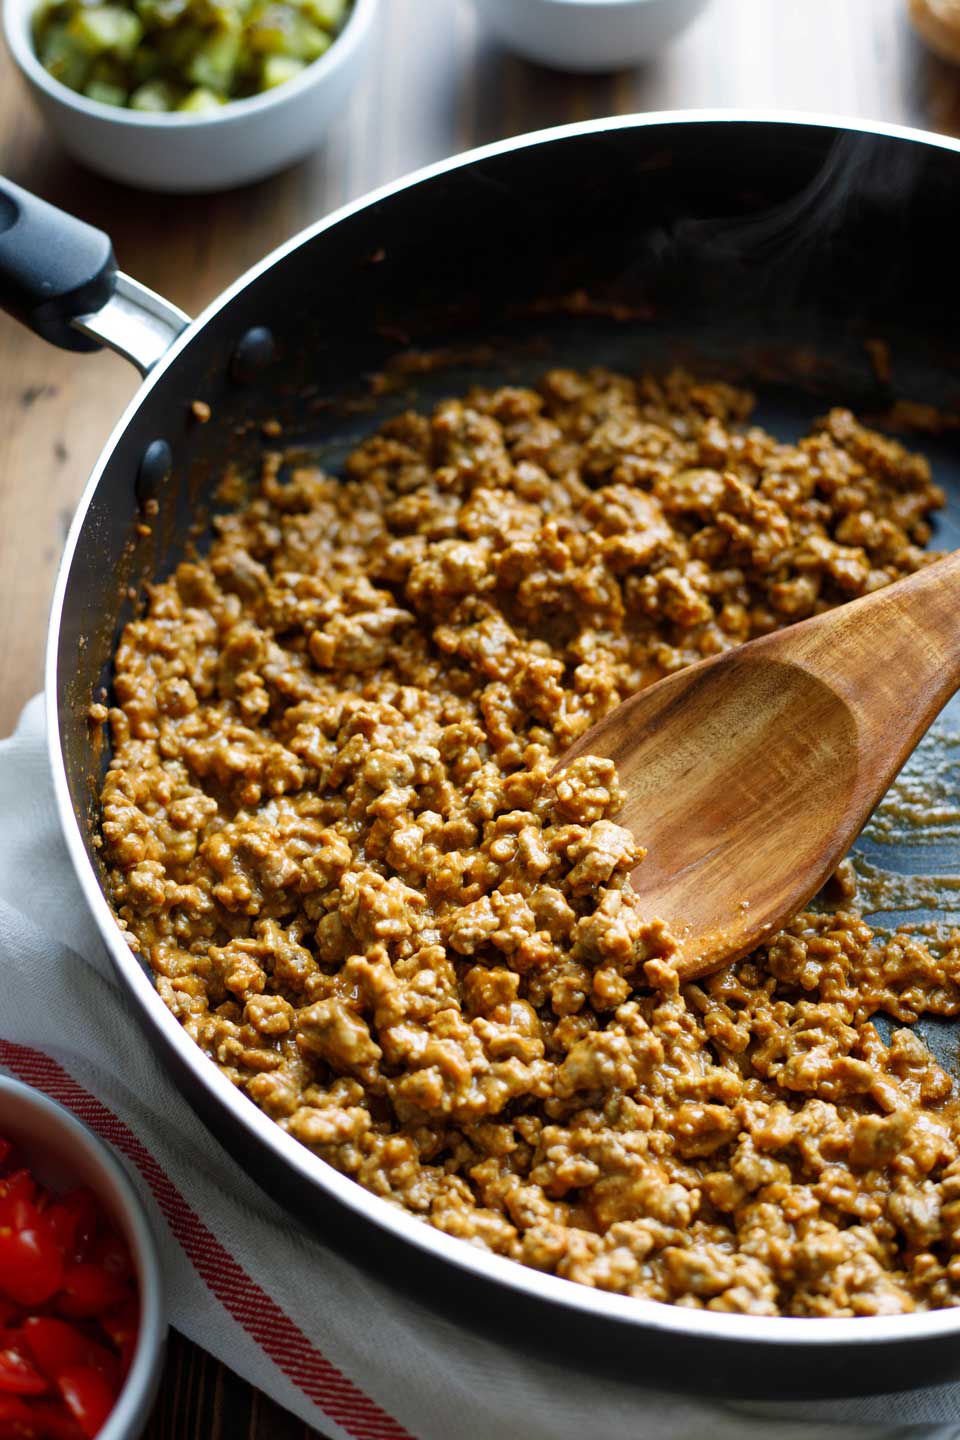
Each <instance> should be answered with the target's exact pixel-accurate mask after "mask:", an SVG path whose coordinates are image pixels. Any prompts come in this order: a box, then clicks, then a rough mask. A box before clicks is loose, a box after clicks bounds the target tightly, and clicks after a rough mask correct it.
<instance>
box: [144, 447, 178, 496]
mask: <svg viewBox="0 0 960 1440" xmlns="http://www.w3.org/2000/svg"><path fill="white" fill-rule="evenodd" d="M172 474H173V451H172V450H171V449H170V446H169V445H168V444H167V442H166V440H151V441H150V444H149V445H148V446H147V448H146V450H144V452H143V459H142V460H141V461H140V469H139V470H138V471H137V487H136V488H137V499H138V500H139V501H140V504H141V505H146V503H147V501H148V500H155V499H156V498H157V496H158V495H159V494H160V491H161V490H162V489H163V487H164V485H166V483H167V481H168V480H169V479H170V476H171V475H172Z"/></svg>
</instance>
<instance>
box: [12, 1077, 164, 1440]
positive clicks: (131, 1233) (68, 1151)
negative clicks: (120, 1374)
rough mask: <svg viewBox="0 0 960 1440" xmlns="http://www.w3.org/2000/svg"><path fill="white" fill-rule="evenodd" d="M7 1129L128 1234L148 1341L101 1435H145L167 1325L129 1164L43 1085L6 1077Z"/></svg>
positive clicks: (43, 1166)
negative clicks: (89, 1194) (85, 1191)
mask: <svg viewBox="0 0 960 1440" xmlns="http://www.w3.org/2000/svg"><path fill="white" fill-rule="evenodd" d="M0 1134H2V1135H3V1136H4V1138H5V1139H7V1140H11V1141H13V1142H14V1143H15V1144H16V1145H17V1148H18V1150H22V1152H23V1154H24V1155H25V1157H26V1159H27V1161H28V1163H29V1164H30V1166H31V1168H32V1169H35V1170H36V1171H37V1174H38V1175H39V1177H40V1179H41V1180H43V1181H44V1182H46V1183H48V1184H50V1185H53V1186H56V1187H58V1188H59V1187H60V1186H62V1187H63V1188H64V1189H67V1188H69V1187H70V1186H71V1185H77V1184H83V1185H88V1186H89V1187H90V1189H91V1190H93V1191H94V1193H95V1194H96V1195H97V1196H99V1198H100V1199H101V1200H102V1202H103V1204H104V1207H105V1209H106V1210H107V1211H108V1212H109V1214H110V1215H111V1217H112V1218H113V1221H114V1223H115V1224H116V1225H117V1227H118V1228H119V1230H120V1231H121V1232H122V1233H123V1235H124V1237H125V1239H126V1241H127V1244H128V1245H129V1246H130V1254H131V1256H132V1258H133V1263H134V1268H135V1269H136V1272H137V1282H138V1285H139V1289H140V1338H139V1340H138V1342H137V1348H136V1351H135V1352H134V1356H133V1364H132V1365H131V1366H130V1372H129V1374H128V1375H127V1378H126V1381H125V1383H124V1386H123V1389H122V1390H121V1391H120V1395H119V1397H118V1398H117V1403H116V1404H115V1405H114V1407H113V1409H112V1410H111V1412H110V1417H109V1419H108V1420H107V1422H106V1424H105V1425H104V1426H103V1428H102V1429H101V1430H100V1433H99V1435H98V1436H97V1440H137V1437H138V1436H139V1435H140V1434H141V1432H142V1431H143V1429H144V1426H145V1425H146V1423H147V1420H148V1419H149V1416H150V1411H151V1410H152V1408H153V1402H154V1399H155V1398H156V1393H157V1386H158V1385H159V1383H160V1371H161V1368H162V1365H163V1352H164V1346H165V1344H166V1337H167V1323H166V1320H165V1319H164V1313H163V1285H162V1282H161V1278H160V1262H159V1258H158V1255H157V1246H156V1241H155V1240H154V1238H153V1232H152V1231H151V1229H150V1222H149V1220H148V1219H147V1215H146V1212H145V1211H144V1208H143V1205H142V1204H141V1202H140V1198H139V1196H138V1195H137V1192H136V1190H134V1188H133V1186H132V1185H131V1184H130V1181H129V1179H128V1178H127V1176H126V1173H125V1172H124V1169H123V1167H122V1165H120V1163H119V1161H118V1160H117V1159H116V1157H115V1156H114V1155H113V1153H112V1152H111V1151H110V1150H108V1149H107V1147H106V1145H104V1144H103V1142H102V1141H101V1140H98V1139H97V1137H96V1136H95V1135H92V1134H91V1133H90V1131H89V1130H88V1129H87V1128H86V1126H84V1125H81V1124H80V1121H79V1120H75V1119H74V1117H73V1116H72V1115H71V1114H69V1112H68V1111H66V1110H64V1109H63V1108H62V1107H61V1106H60V1105H57V1104H55V1103H54V1102H53V1101H52V1100H48V1099H47V1097H46V1095H41V1094H40V1092H39V1091H38V1090H32V1089H31V1088H30V1087H29V1086H28V1085H21V1084H20V1082H19V1081H18V1080H8V1079H7V1078H6V1077H5V1076H3V1075H0Z"/></svg>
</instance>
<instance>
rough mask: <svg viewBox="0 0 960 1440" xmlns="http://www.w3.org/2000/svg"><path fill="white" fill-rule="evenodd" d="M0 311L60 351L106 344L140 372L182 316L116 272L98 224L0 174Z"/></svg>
mask: <svg viewBox="0 0 960 1440" xmlns="http://www.w3.org/2000/svg"><path fill="white" fill-rule="evenodd" d="M0 309H3V310H6V311H7V313H8V314H10V315H12V316H13V317H14V319H16V320H19V321H21V322H22V323H23V324H24V325H26V326H28V328H29V329H31V330H33V331H35V333H36V334H37V335H40V336H42V337H43V339H44V340H49V341H50V342H51V344H53V345H59V346H61V348H63V349H65V350H100V349H102V348H103V346H105V345H106V346H108V347H109V348H110V349H111V350H116V351H117V352H118V353H119V354H120V355H123V356H124V357H125V358H126V359H127V360H129V361H131V363H132V364H134V365H136V367H137V369H138V370H139V371H140V373H141V375H146V374H147V373H148V371H150V370H151V369H152V368H153V366H154V365H155V364H156V363H157V361H158V360H159V359H160V358H161V356H163V355H165V354H166V352H167V350H169V348H170V346H171V345H172V344H173V342H174V341H175V340H176V338H177V336H178V335H179V334H180V333H181V331H182V330H184V329H186V327H187V326H188V325H189V324H190V318H189V316H187V315H185V314H184V313H183V311H182V310H178V309H177V307H176V306H175V305H170V304H168V302H167V301H166V300H163V299H162V298H161V297H160V296H159V295H155V294H154V293H153V291H152V290H148V289H146V287H145V286H143V285H139V284H138V283H137V282H136V281H135V280H131V279H130V278H129V276H127V275H123V274H121V272H120V271H118V270H117V265H116V261H115V259H114V255H113V246H112V245H111V243H110V239H109V237H108V236H107V235H105V234H104V233H103V231H102V230H97V229H95V228H94V226H92V225H87V224H85V223H84V221H82V220H77V219H76V218H75V217H74V216H72V215H67V214H65V213H64V211H62V210H58V209H57V208H56V206H55V205H49V204H48V203H47V202H46V201H45V200H40V199H38V198H37V196H36V195H31V194H30V193H29V191H27V190H22V189H21V188H20V186H19V185H14V184H13V182H12V181H10V180H5V179H3V178H2V177H0Z"/></svg>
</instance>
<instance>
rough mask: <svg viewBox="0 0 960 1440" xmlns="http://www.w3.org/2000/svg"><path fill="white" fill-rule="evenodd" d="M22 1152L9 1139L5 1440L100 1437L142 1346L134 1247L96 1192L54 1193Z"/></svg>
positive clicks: (0, 1224)
mask: <svg viewBox="0 0 960 1440" xmlns="http://www.w3.org/2000/svg"><path fill="white" fill-rule="evenodd" d="M13 1155H14V1148H13V1147H12V1146H11V1145H10V1144H9V1143H8V1142H7V1141H6V1140H4V1139H3V1138H2V1137H0V1440H91V1437H93V1436H95V1435H96V1434H97V1433H98V1432H99V1430H100V1429H101V1427H102V1425H103V1423H104V1421H105V1420H106V1418H107V1416H108V1415H109V1414H110V1411H111V1410H112V1408H113V1405H114V1403H115V1402H116V1398H117V1395H118V1394H119V1393H120V1387H121V1386H122V1384H123V1380H124V1377H125V1375H126V1373H127V1370H128V1369H129V1367H130V1363H131V1361H132V1358H133V1353H134V1350H135V1348H136V1343H137V1333H138V1326H139V1318H140V1308H139V1304H138V1301H137V1294H136V1287H135V1281H134V1272H133V1266H132V1264H131V1260H130V1254H129V1251H128V1249H127V1246H126V1245H125V1243H124V1242H123V1240H122V1239H121V1238H120V1236H119V1235H118V1234H117V1233H116V1231H115V1230H114V1229H113V1226H112V1225H111V1224H110V1223H109V1220H108V1219H107V1217H106V1216H105V1215H104V1213H103V1211H102V1209H101V1207H100V1204H99V1202H98V1200H97V1198H96V1196H95V1195H94V1194H93V1193H92V1192H91V1191H90V1190H87V1189H85V1188H80V1189H77V1190H74V1191H71V1193H70V1194H69V1195H65V1196H57V1195H54V1194H52V1192H50V1191H48V1190H45V1189H43V1188H42V1187H41V1186H38V1185H37V1183H36V1180H35V1179H34V1177H33V1176H32V1175H31V1174H30V1172H29V1170H26V1169H23V1168H20V1169H14V1168H13V1166H12V1165H11V1163H10V1162H11V1156H13ZM37 1309H39V1310H40V1312H41V1313H39V1314H38V1313H33V1312H35V1311H36V1310H37Z"/></svg>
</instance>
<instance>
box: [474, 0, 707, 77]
mask: <svg viewBox="0 0 960 1440" xmlns="http://www.w3.org/2000/svg"><path fill="white" fill-rule="evenodd" d="M706 3H707V0H474V4H475V5H476V7H477V10H478V11H479V13H480V14H481V15H482V16H483V17H484V19H485V20H486V21H487V23H488V24H489V26H490V28H491V30H493V31H494V32H495V33H496V34H497V35H498V36H499V38H500V39H501V40H502V41H503V43H504V44H505V45H507V46H509V48H510V49H511V50H515V51H516V52H517V54H518V55H522V56H524V58H525V59H527V60H535V61H537V63H538V64H540V65H549V66H551V67H553V68H554V69H557V70H580V71H602V70H622V69H624V67H625V66H628V65H639V64H640V62H641V61H643V60H649V59H651V57H652V56H654V55H656V54H657V53H658V51H660V50H662V49H663V47H664V46H665V45H666V44H667V43H668V41H670V40H672V39H673V37H674V35H678V34H679V33H680V31H681V30H683V29H685V28H686V26H687V25H689V24H690V22H691V20H693V18H694V17H695V16H696V15H698V14H699V13H700V11H701V10H702V9H703V7H704V5H706Z"/></svg>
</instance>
